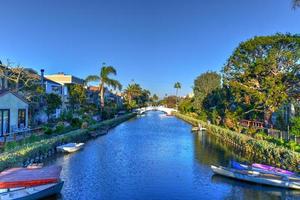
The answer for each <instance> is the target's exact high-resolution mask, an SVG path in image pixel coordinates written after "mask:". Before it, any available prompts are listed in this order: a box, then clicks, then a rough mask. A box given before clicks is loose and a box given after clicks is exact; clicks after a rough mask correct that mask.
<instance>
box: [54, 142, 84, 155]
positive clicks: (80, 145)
mask: <svg viewBox="0 0 300 200" xmlns="http://www.w3.org/2000/svg"><path fill="white" fill-rule="evenodd" d="M83 145H84V144H83V143H78V144H77V143H75V144H74V145H73V146H71V145H70V144H66V145H61V146H58V147H56V149H57V150H58V151H61V152H67V153H73V152H76V151H78V150H80V149H82V148H83Z"/></svg>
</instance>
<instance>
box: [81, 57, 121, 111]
mask: <svg viewBox="0 0 300 200" xmlns="http://www.w3.org/2000/svg"><path fill="white" fill-rule="evenodd" d="M110 75H117V71H116V69H115V68H114V67H113V66H106V64H105V63H103V66H102V68H101V70H100V74H99V75H90V76H88V77H87V78H86V79H85V81H86V82H87V83H88V82H95V81H96V82H99V90H100V93H99V97H100V105H101V110H103V108H104V105H105V102H104V101H105V98H104V90H105V86H108V87H112V88H114V89H118V90H121V89H122V85H121V83H120V82H119V81H117V80H115V79H112V78H110Z"/></svg>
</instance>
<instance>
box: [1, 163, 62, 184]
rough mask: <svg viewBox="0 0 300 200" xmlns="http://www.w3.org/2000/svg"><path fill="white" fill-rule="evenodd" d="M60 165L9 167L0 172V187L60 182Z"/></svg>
mask: <svg viewBox="0 0 300 200" xmlns="http://www.w3.org/2000/svg"><path fill="white" fill-rule="evenodd" d="M61 170H62V168H61V167H60V166H49V167H42V168H33V169H32V168H11V169H8V170H5V171H3V172H1V173H0V189H7V188H19V187H26V188H27V187H34V186H39V185H45V184H50V183H58V182H60V178H59V176H60V172H61Z"/></svg>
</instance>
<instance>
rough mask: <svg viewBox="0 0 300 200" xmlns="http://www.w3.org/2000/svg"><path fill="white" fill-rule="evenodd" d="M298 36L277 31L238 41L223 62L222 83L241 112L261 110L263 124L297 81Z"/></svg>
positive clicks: (284, 99)
mask: <svg viewBox="0 0 300 200" xmlns="http://www.w3.org/2000/svg"><path fill="white" fill-rule="evenodd" d="M299 44H300V37H299V36H293V35H282V34H277V35H274V36H262V37H254V38H253V39H250V40H248V41H246V42H243V43H241V44H240V45H239V46H238V48H237V49H236V50H235V51H234V53H233V55H232V56H231V57H230V58H229V60H228V62H227V64H226V65H225V67H224V69H223V71H224V83H225V84H226V85H228V86H229V87H231V88H232V89H233V91H234V96H235V99H236V101H237V102H238V103H241V104H244V105H246V106H247V107H248V110H245V113H250V112H262V113H263V114H264V120H265V122H266V124H271V120H270V119H271V116H272V113H273V112H274V111H276V110H277V109H278V108H279V107H280V106H281V105H282V104H283V103H284V102H286V101H287V99H288V97H291V96H295V95H297V93H295V92H294V91H293V89H294V88H295V86H296V83H298V82H299V76H297V73H298V71H299V64H298V62H299V47H300V45H299Z"/></svg>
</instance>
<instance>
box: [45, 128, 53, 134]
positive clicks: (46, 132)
mask: <svg viewBox="0 0 300 200" xmlns="http://www.w3.org/2000/svg"><path fill="white" fill-rule="evenodd" d="M44 133H45V134H47V135H51V134H52V133H53V131H52V128H50V127H44Z"/></svg>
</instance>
